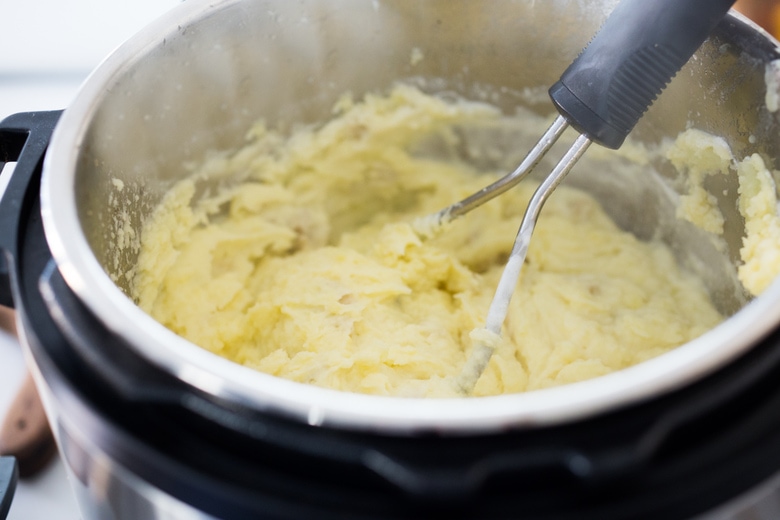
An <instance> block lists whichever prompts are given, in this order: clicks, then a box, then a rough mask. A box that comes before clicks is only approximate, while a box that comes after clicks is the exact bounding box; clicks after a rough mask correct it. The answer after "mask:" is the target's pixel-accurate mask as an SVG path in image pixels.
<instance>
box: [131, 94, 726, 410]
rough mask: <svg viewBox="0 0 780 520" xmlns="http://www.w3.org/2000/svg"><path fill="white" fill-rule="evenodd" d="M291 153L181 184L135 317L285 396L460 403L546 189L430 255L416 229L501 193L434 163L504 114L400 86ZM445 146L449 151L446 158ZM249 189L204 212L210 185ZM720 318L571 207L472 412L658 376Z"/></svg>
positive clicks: (214, 162)
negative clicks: (253, 374) (515, 399)
mask: <svg viewBox="0 0 780 520" xmlns="http://www.w3.org/2000/svg"><path fill="white" fill-rule="evenodd" d="M336 112H337V113H336V117H334V118H333V119H332V121H330V122H329V123H327V124H325V125H324V126H322V127H320V128H316V129H303V130H300V131H298V132H296V133H295V134H294V135H293V136H292V137H291V138H282V137H281V136H279V135H277V134H275V133H274V132H271V131H269V130H267V129H266V128H265V127H264V126H262V125H258V126H257V127H256V128H254V129H253V131H252V132H251V135H250V139H249V141H248V143H247V144H246V146H245V147H244V148H243V149H241V150H240V151H238V152H236V153H234V154H232V155H225V156H219V157H214V158H213V159H211V160H210V161H208V162H207V163H206V164H205V165H204V166H203V168H202V170H200V171H199V172H197V174H196V175H195V176H194V177H193V179H189V180H186V181H183V182H181V183H179V184H178V185H177V186H176V187H175V188H174V189H173V190H172V191H171V192H170V193H169V194H168V196H167V197H166V198H165V200H164V201H163V202H162V204H161V205H160V207H159V208H158V210H157V211H156V213H155V215H154V216H153V218H152V219H150V220H149V221H148V222H147V223H146V224H145V227H144V229H143V235H142V253H141V255H140V261H139V265H138V271H137V275H136V279H135V283H134V297H135V298H136V300H137V302H138V303H139V305H140V306H141V307H142V308H143V309H145V310H146V311H147V312H149V313H150V314H151V315H152V316H153V317H155V318H156V319H157V320H159V321H160V322H161V323H163V324H164V325H165V326H167V327H169V328H170V329H171V330H173V331H175V332H176V333H178V334H180V335H182V336H184V337H185V338H188V339H189V340H191V341H192V342H194V343H196V344H198V345H200V346H202V347H203V348H206V349H208V350H210V351H212V352H215V353H217V354H219V355H221V356H225V357H227V358H229V359H231V360H234V361H235V362H237V363H241V364H244V365H246V366H249V367H252V368H255V369H257V370H260V371H263V372H267V373H269V374H273V375H276V376H279V377H283V378H289V379H292V380H295V381H299V382H303V383H310V384H314V385H320V386H323V387H330V388H335V389H339V390H345V391H351V392H363V393H369V394H379V395H397V396H414V397H419V396H428V397H454V396H458V395H459V394H458V389H457V388H456V387H455V385H454V384H453V380H454V379H455V378H456V377H457V375H458V374H459V373H460V371H461V369H462V367H463V365H464V363H465V361H466V359H467V357H468V355H469V353H470V350H471V349H472V347H473V343H474V342H473V340H472V339H470V337H469V334H470V333H471V332H472V331H474V330H475V329H479V328H481V327H483V326H484V320H485V317H486V314H487V309H488V306H489V304H490V301H491V299H492V297H493V293H494V290H495V288H496V285H497V283H498V279H499V277H500V274H501V271H502V269H503V266H504V263H505V260H506V258H507V255H508V252H509V250H510V249H511V245H512V241H513V239H514V237H515V234H516V232H517V228H518V226H519V223H520V220H521V218H522V215H523V211H524V208H525V205H526V202H527V200H528V198H529V197H530V194H531V192H532V190H533V188H534V186H533V183H532V182H530V181H529V182H524V183H521V185H520V186H518V187H517V188H514V189H512V190H511V191H509V192H507V193H506V194H504V195H502V196H501V197H499V198H497V199H495V200H493V201H491V202H489V203H488V204H486V205H485V206H483V207H481V208H479V209H477V210H475V211H473V212H472V213H470V214H469V215H467V216H465V217H463V218H461V219H459V220H458V221H456V222H454V223H453V224H451V225H450V226H448V227H447V228H446V229H445V230H444V231H443V232H442V233H440V234H439V235H438V236H436V237H434V238H431V239H425V240H423V239H421V237H420V236H419V235H418V234H417V233H415V231H414V230H413V228H412V227H411V223H412V222H413V221H414V219H415V218H417V217H421V216H424V215H427V214H430V213H433V212H435V211H437V210H439V209H441V208H443V207H445V206H447V205H449V204H451V203H453V202H455V201H457V200H460V199H461V198H463V197H464V196H466V195H469V194H471V193H472V192H474V191H476V190H477V189H480V188H482V187H483V186H485V185H486V184H487V183H488V180H489V179H493V178H497V172H480V171H477V170H476V169H475V168H474V167H473V166H470V165H469V164H466V163H465V162H463V161H460V160H458V159H457V157H456V156H455V154H452V156H451V157H447V158H446V159H445V158H444V156H446V155H447V154H439V155H441V157H438V158H437V157H434V156H433V154H431V153H427V152H426V150H436V149H440V148H445V149H446V148H447V146H450V147H451V148H453V149H456V148H457V139H458V137H457V134H456V133H455V132H454V131H453V130H452V127H453V125H469V124H472V123H474V124H476V123H477V122H479V121H485V120H491V119H495V118H499V117H500V114H499V113H498V112H497V111H495V110H493V109H491V108H490V107H487V106H485V105H480V104H468V103H465V102H458V103H451V102H445V101H442V100H440V99H438V98H435V97H431V96H428V95H424V94H422V93H421V92H420V91H418V90H416V89H414V88H412V87H408V86H402V87H398V88H396V89H394V90H393V91H392V92H391V93H390V94H389V95H387V96H367V97H366V98H365V99H364V100H363V101H361V102H359V103H352V102H350V101H346V100H345V101H343V102H342V103H340V104H339V105H338V107H337V109H336ZM437 143H438V144H437ZM209 176H219V177H220V178H223V179H230V178H233V177H235V176H240V177H241V178H242V179H243V180H242V181H241V182H239V183H235V184H234V185H232V186H231V185H227V183H226V185H225V186H224V187H223V188H222V189H220V190H219V191H218V193H215V194H211V195H209V196H196V192H197V191H196V186H197V181H198V179H200V178H204V177H209ZM721 319H722V317H721V316H720V315H719V314H718V312H717V311H716V310H715V309H714V308H713V306H712V304H711V303H710V300H709V298H708V295H707V293H706V291H705V290H704V288H703V287H702V285H701V284H700V282H699V281H698V280H697V279H696V278H695V277H693V276H691V275H689V274H686V273H684V272H681V270H680V269H679V268H678V266H677V264H676V263H675V259H674V258H673V255H672V253H671V252H670V251H669V250H668V249H667V248H666V247H665V246H664V245H663V244H661V243H657V242H643V241H640V240H638V239H637V238H636V237H634V236H633V235H632V234H630V233H627V232H624V231H621V230H620V229H618V227H617V226H616V225H615V224H614V223H613V222H612V221H611V220H610V219H609V218H608V217H607V216H606V214H605V213H604V212H603V210H602V209H601V207H600V206H599V205H598V204H597V203H596V202H595V201H594V199H592V198H591V197H590V196H588V195H586V194H584V193H582V192H579V191H575V190H573V189H569V188H566V187H561V188H559V189H558V190H557V191H556V192H555V193H554V194H553V196H552V198H551V199H550V201H549V202H548V203H547V204H546V206H545V208H544V210H543V212H542V216H541V219H540V221H539V223H538V227H537V229H536V231H535V234H534V237H533V240H532V242H531V247H530V251H529V253H528V259H527V262H526V265H525V267H524V270H523V273H522V276H521V281H520V283H519V285H518V288H517V290H516V292H515V295H514V298H513V300H512V303H511V307H510V310H509V315H508V318H507V320H506V323H505V326H504V330H503V334H502V338H501V340H500V342H499V344H498V346H497V348H496V351H495V353H494V355H493V357H492V359H491V361H490V364H489V366H488V368H487V370H486V371H485V373H484V374H483V376H482V377H481V378H480V379H479V381H478V383H477V385H476V388H475V389H474V395H477V396H484V395H493V394H501V393H508V392H522V391H528V390H534V389H540V388H546V387H551V386H555V385H561V384H565V383H571V382H575V381H581V380H584V379H588V378H592V377H596V376H600V375H603V374H607V373H610V372H613V371H616V370H620V369H623V368H625V367H628V366H631V365H634V364H636V363H639V362H642V361H644V360H646V359H649V358H652V357H654V356H657V355H659V354H662V353H664V352H666V351H668V350H670V349H673V348H675V347H677V346H679V345H681V344H683V343H685V342H687V341H689V340H691V339H693V338H695V337H697V336H699V335H700V334H702V333H703V332H705V331H706V330H708V329H710V328H712V327H713V326H714V325H716V324H717V323H719V322H720V321H721Z"/></svg>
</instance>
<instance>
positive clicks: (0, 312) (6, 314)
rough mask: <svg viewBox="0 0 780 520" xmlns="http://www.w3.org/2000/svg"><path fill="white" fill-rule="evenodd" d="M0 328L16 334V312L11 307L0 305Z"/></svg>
mask: <svg viewBox="0 0 780 520" xmlns="http://www.w3.org/2000/svg"><path fill="white" fill-rule="evenodd" d="M0 330H4V331H6V332H8V333H9V334H13V335H14V336H15V335H16V314H15V313H14V310H13V309H9V308H8V307H4V306H2V305H0Z"/></svg>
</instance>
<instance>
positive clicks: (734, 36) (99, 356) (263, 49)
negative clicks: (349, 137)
mask: <svg viewBox="0 0 780 520" xmlns="http://www.w3.org/2000/svg"><path fill="white" fill-rule="evenodd" d="M615 3H616V2H614V1H609V0H604V1H584V0H552V1H549V2H534V1H531V0H516V1H513V0H490V1H482V0H425V1H418V2H409V1H404V0H373V1H372V0H331V1H328V2H322V1H317V0H298V1H295V2H292V1H283V0H274V1H259V0H252V1H250V0H245V1H241V0H221V1H199V0H190V1H188V2H186V3H184V4H182V5H181V6H179V7H177V8H176V9H174V10H173V11H171V12H170V13H169V14H168V15H166V16H164V17H162V18H161V19H160V20H158V21H157V22H155V23H154V24H152V25H150V26H149V27H147V28H146V29H145V30H143V31H142V32H140V33H139V34H137V35H136V36H135V37H133V38H132V39H130V40H129V41H128V42H126V43H125V44H124V45H123V46H121V47H120V48H119V49H117V50H116V51H115V52H114V53H113V54H112V55H111V56H110V57H108V58H107V60H106V61H105V62H104V63H103V64H101V65H100V66H99V67H98V68H97V69H96V70H95V71H94V72H93V73H92V75H91V76H90V77H89V78H88V79H87V81H86V82H85V84H84V85H83V86H82V88H81V89H80V91H79V93H78V94H77V96H76V98H75V100H74V101H73V103H72V105H71V106H69V107H68V108H67V109H66V110H65V111H64V112H62V113H60V112H37V113H27V114H18V115H15V116H11V117H9V118H7V119H6V120H5V121H3V122H2V123H0V151H1V152H2V156H0V157H2V160H3V161H4V162H9V161H15V162H17V164H16V167H15V170H14V172H13V175H12V177H11V179H10V182H9V184H8V188H7V189H6V193H5V195H4V197H3V199H2V203H0V230H1V231H0V249H2V251H3V253H4V254H3V256H2V257H1V261H2V264H0V267H1V269H0V273H2V276H0V303H3V304H7V305H12V306H14V307H15V308H16V310H17V319H18V329H19V333H20V338H21V341H22V344H23V346H24V349H25V353H26V357H27V361H28V364H29V365H30V367H31V370H32V371H33V373H34V376H35V379H36V383H37V386H38V389H39V391H40V393H41V396H42V398H43V401H44V406H45V408H46V413H47V416H48V418H49V421H50V424H51V426H52V430H53V432H54V435H55V437H56V440H57V444H58V447H59V450H60V454H61V456H62V458H63V460H64V463H65V466H66V468H67V470H68V473H69V476H70V480H71V483H72V486H73V490H74V493H75V495H76V497H77V500H78V503H79V506H80V509H81V511H82V514H83V516H84V518H85V519H131V518H133V519H136V518H143V519H172V518H176V519H179V518H182V519H195V518H197V519H201V518H218V519H239V518H280V519H287V518H416V517H428V516H431V517H432V516H442V515H450V516H452V517H454V518H525V519H545V520H565V519H577V520H588V519H593V520H610V519H643V518H653V519H658V518H664V519H690V518H702V519H721V518H723V519H736V518H778V517H780V384H778V382H779V381H780V284H778V282H775V283H774V284H773V285H771V286H770V287H769V288H768V289H767V290H766V291H765V292H764V293H763V294H761V296H759V297H756V298H753V299H751V298H748V297H746V295H745V293H744V291H743V290H742V289H741V287H740V286H739V284H738V283H737V282H736V281H735V280H736V279H735V276H734V272H735V268H736V265H737V263H738V252H739V247H740V244H741V236H742V234H743V233H744V229H743V227H744V226H743V222H742V221H741V217H739V214H738V212H737V211H736V209H735V199H736V193H737V189H736V180H735V177H736V175H733V176H729V175H726V176H723V178H722V179H719V180H717V182H715V181H714V182H713V183H712V184H710V185H707V186H706V187H707V188H708V189H709V191H710V193H711V194H712V195H713V197H716V199H717V200H718V204H719V205H720V207H721V210H722V211H723V214H724V216H725V217H726V221H727V224H726V226H725V232H724V236H723V237H722V240H721V242H718V244H719V245H717V246H716V245H715V243H714V242H713V241H712V240H711V237H707V236H703V235H702V234H701V233H699V232H698V231H697V230H695V229H693V227H692V226H689V225H688V224H687V223H685V222H684V221H682V220H680V219H676V218H673V217H674V201H675V200H676V199H675V197H676V196H679V194H678V193H677V191H676V190H680V191H684V183H681V182H679V178H680V176H679V174H678V173H677V172H674V171H672V169H671V166H670V165H668V164H666V163H664V162H663V161H662V160H660V159H659V160H658V161H657V162H654V163H652V164H651V165H650V166H648V167H650V168H651V169H652V170H653V171H654V172H656V173H654V174H653V175H643V174H638V175H636V176H628V177H626V176H618V175H612V174H613V173H615V171H618V170H620V169H622V168H624V166H625V164H623V161H624V159H623V158H621V156H620V155H610V156H608V157H607V158H606V159H604V158H598V157H597V158H596V160H600V161H603V163H601V164H602V166H603V168H602V169H601V172H602V173H600V174H599V175H598V176H593V177H589V176H587V175H584V176H579V177H578V173H577V169H575V170H574V172H572V174H571V178H570V181H571V182H572V183H574V184H577V185H579V186H580V187H582V188H583V189H586V190H589V191H591V192H592V193H593V194H594V196H596V197H597V198H599V199H600V200H601V201H602V203H603V204H604V206H605V208H606V209H607V211H608V212H609V213H610V214H611V216H612V217H613V218H614V219H615V220H616V222H618V224H619V225H621V226H622V227H624V228H626V229H629V230H631V231H633V232H635V233H636V234H637V235H638V236H640V237H650V236H659V237H660V238H662V239H664V240H665V241H666V242H667V243H669V244H670V246H671V247H672V248H673V249H674V250H675V252H676V253H677V254H678V257H679V259H680V261H681V263H684V264H686V265H688V266H689V267H692V268H696V269H697V270H698V271H700V274H701V275H702V278H703V279H704V281H705V283H706V285H707V287H708V289H709V290H710V293H711V294H712V295H713V301H714V302H715V304H716V306H718V308H719V310H720V311H721V312H722V313H724V314H725V315H727V316H728V318H727V319H726V320H725V321H724V322H723V323H722V324H721V325H719V326H718V327H716V328H715V329H713V330H712V331H709V332H708V333H706V334H704V335H703V336H702V337H700V338H698V339H696V340H694V341H692V342H690V343H688V344H686V345H683V346H681V347H680V348H678V349H676V350H674V351H672V352H670V353H668V354H665V355H662V356H660V357H658V358H656V359H653V360H650V361H647V362H644V363H642V364H640V365H637V366H635V367H632V368H629V369H626V370H623V371H620V372H617V373H614V374H611V375H608V376H603V377H600V378H597V379H593V380H591V381H586V382H582V383H576V384H573V385H568V386H564V387H560V388H553V389H546V390H541V391H535V392H529V393H526V394H517V395H504V396H495V397H485V398H469V399H448V400H437V399H430V400H425V399H402V398H389V397H376V396H367V395H356V394H350V393H341V392H337V391H332V390H326V389H322V388H315V387H313V386H307V385H302V384H298V383H294V382H291V381H286V380H281V379H278V378H274V377H272V376H270V375H267V374H261V373H257V372H255V371H252V370H250V369H247V368H245V367H242V366H239V365H236V364H234V363H231V362H229V361H227V360H225V359H222V358H219V357H217V356H215V355H213V354H211V353H209V352H207V351H205V350H203V349H200V348H199V347H197V346H195V345H193V344H191V343H189V342H187V341H186V340H184V339H183V338H181V337H178V336H176V335H175V334H173V333H172V332H170V331H168V330H167V329H165V328H164V327H163V326H162V325H160V324H159V323H157V322H155V321H154V320H153V319H152V318H151V317H149V316H148V315H146V314H145V313H144V312H143V311H141V310H140V309H139V308H138V307H136V305H135V304H134V302H133V301H132V300H131V299H130V298H129V297H128V296H127V293H128V288H129V285H128V284H129V283H130V281H129V280H128V273H129V272H132V267H133V265H134V262H135V260H136V257H137V254H138V250H137V248H136V247H134V246H133V244H134V241H133V240H132V239H133V238H134V234H136V233H138V232H140V229H141V227H142V222H143V220H144V218H145V217H146V216H147V215H149V213H150V212H151V211H152V210H153V209H154V207H155V206H156V204H157V203H158V202H159V201H160V200H161V198H162V196H163V195H164V194H165V192H166V191H167V190H168V189H169V188H170V187H171V186H172V185H173V184H174V183H175V182H176V181H178V180H180V179H182V178H184V176H186V175H188V174H189V172H190V169H188V167H187V166H186V165H189V164H197V163H198V162H199V161H202V160H203V159H204V158H205V157H207V156H208V154H209V153H213V151H215V150H222V151H226V150H231V149H236V148H238V147H240V145H241V144H242V143H243V140H244V135H245V133H246V131H247V130H248V128H249V127H250V126H251V124H252V123H254V122H255V121H257V120H259V119H263V120H265V121H266V122H267V123H268V124H269V125H271V126H274V127H276V128H279V129H281V130H282V131H284V130H286V129H292V128H294V127H296V126H298V125H308V124H316V123H318V122H321V121H324V120H326V119H327V118H328V117H329V116H330V113H331V107H332V106H333V104H334V103H335V102H336V101H337V100H338V99H339V97H340V96H341V95H343V94H344V93H345V92H348V91H349V92H352V93H353V94H354V95H357V96H359V95H361V94H362V93H365V92H377V91H379V92H381V91H383V90H387V89H388V88H389V87H390V86H391V85H392V84H393V83H394V82H396V81H399V80H408V81H413V82H416V83H417V84H419V85H422V86H423V87H424V88H426V89H427V90H429V91H431V92H438V93H443V94H445V95H457V96H461V97H466V98H469V99H477V100H485V101H490V102H491V103H493V104H495V105H496V106H498V107H499V108H500V109H501V110H503V111H504V112H505V113H507V114H511V113H513V112H514V111H515V110H516V108H517V107H518V106H520V105H522V106H524V107H525V108H528V109H530V110H533V111H535V112H538V113H540V114H546V113H551V112H552V111H553V108H552V105H551V103H549V101H548V100H546V98H545V96H543V95H542V96H539V95H536V93H538V92H542V93H544V92H545V91H546V88H547V87H548V86H549V85H551V84H552V83H554V81H555V80H556V79H557V77H558V76H559V75H560V73H561V72H562V71H563V70H564V69H565V68H566V66H567V65H568V64H569V63H570V62H571V60H572V59H573V58H574V57H575V56H576V54H577V53H578V52H579V50H580V49H581V48H582V47H583V46H584V45H585V44H586V43H587V40H588V38H590V36H591V35H592V34H594V33H595V31H596V29H597V28H598V26H599V25H600V23H601V22H602V21H603V19H604V18H605V17H606V15H607V14H608V13H609V12H610V11H611V9H612V8H613V7H614V5H615ZM412 56H417V57H420V56H423V59H422V60H419V59H411V57H412ZM778 58H780V55H779V54H778V43H777V42H776V41H775V40H774V39H772V38H771V37H770V36H768V35H767V34H766V33H764V32H763V31H761V30H760V29H758V28H757V27H756V26H755V25H753V24H752V23H751V22H749V21H748V20H746V19H744V18H743V17H741V16H739V15H737V14H730V15H729V16H727V18H726V19H724V20H723V22H722V23H721V24H720V25H719V26H718V28H717V29H716V31H715V32H714V33H713V34H712V36H711V37H710V39H709V40H708V41H707V42H705V44H704V46H702V48H701V49H700V50H699V51H698V52H697V54H696V55H695V56H694V58H693V59H692V60H691V62H689V63H688V65H686V67H685V68H684V69H683V70H682V71H681V72H680V73H679V74H678V76H677V77H676V78H675V80H674V81H673V82H672V84H671V85H670V86H669V88H668V90H667V91H665V92H664V93H663V94H662V96H661V98H660V99H659V100H658V102H657V103H656V104H655V105H654V106H653V107H652V108H651V109H650V111H649V112H648V114H647V116H646V117H645V118H644V119H643V120H642V121H641V122H640V124H639V125H638V126H637V128H636V130H635V132H634V134H633V135H632V138H633V139H634V140H635V141H636V142H638V143H642V144H643V146H645V147H647V148H653V147H659V146H661V145H662V143H663V142H664V140H665V139H668V138H673V137H674V136H676V135H677V134H679V133H680V132H681V131H683V130H685V129H686V128H689V127H693V128H698V129H701V130H704V131H707V132H711V133H713V134H715V135H718V136H721V137H723V138H724V139H725V140H726V141H727V143H728V144H729V146H730V147H731V149H732V151H733V152H734V155H735V157H737V158H742V157H745V156H747V155H750V154H753V153H758V154H760V155H761V156H762V157H763V158H764V160H765V161H766V162H767V164H768V165H769V167H770V168H772V167H774V166H775V165H776V163H777V160H778V158H780V139H778V136H779V135H780V124H779V122H778V117H777V115H776V113H774V112H772V111H770V110H769V109H768V108H767V106H766V105H767V104H766V103H765V100H766V99H768V97H767V94H770V95H772V94H775V95H776V94H777V92H775V91H774V90H773V89H777V88H778V85H777V82H776V81H775V80H774V79H773V78H774V76H773V71H774V70H775V69H774V66H773V62H774V61H775V60H777V59H778ZM512 147H513V148H516V149H519V150H521V151H522V150H527V149H528V148H529V146H528V145H527V143H522V142H519V143H512ZM596 155H598V154H596ZM613 168H614V170H615V171H612V169H613ZM732 177H733V178H732ZM567 182H569V181H567ZM120 187H121V188H120ZM208 188H209V186H208V185H206V186H203V189H208ZM356 196H357V195H356ZM466 218H467V217H466ZM742 515H752V516H742Z"/></svg>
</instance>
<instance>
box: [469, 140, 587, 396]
mask: <svg viewBox="0 0 780 520" xmlns="http://www.w3.org/2000/svg"><path fill="white" fill-rule="evenodd" d="M591 143H592V141H591V140H590V139H589V138H588V137H587V136H585V135H584V134H580V135H579V136H578V137H577V139H576V140H575V141H574V143H573V144H572V145H571V147H570V148H569V150H568V151H567V152H566V153H565V154H564V155H563V157H561V160H560V161H558V164H557V165H555V168H553V170H552V171H551V172H550V174H549V175H548V176H547V177H546V178H545V179H544V181H542V183H541V184H540V185H539V187H538V188H537V189H536V191H535V192H534V194H533V196H532V197H531V200H530V201H529V202H528V207H527V208H526V210H525V214H524V215H523V220H522V222H521V223H520V229H519V230H518V232H517V237H516V238H515V243H514V245H513V246H512V252H511V253H510V254H509V259H508V260H507V263H506V266H505V267H504V271H503V273H502V274H501V280H500V281H499V282H498V287H497V288H496V293H495V295H494V296H493V300H492V301H491V302H490V309H489V310H488V315H487V321H486V324H485V329H486V330H487V331H488V332H489V333H491V334H492V335H493V337H496V338H497V337H498V336H500V335H501V327H502V326H503V323H504V320H505V319H506V315H507V312H508V310H509V303H510V301H511V300H512V294H513V293H514V290H515V287H516V286H517V281H518V280H519V278H520V271H521V270H522V268H523V263H524V262H525V257H526V255H527V254H528V246H529V244H530V243H531V235H533V232H534V228H535V227H536V221H537V219H538V218H539V213H540V212H541V211H542V206H544V203H545V202H546V201H547V199H548V198H549V197H550V195H551V194H552V193H553V191H555V188H557V187H558V185H559V184H560V183H561V182H562V181H563V179H564V178H565V177H566V175H567V174H568V173H569V172H570V171H571V169H572V168H573V167H574V165H575V164H576V163H577V161H578V160H579V159H580V158H581V157H582V155H583V154H584V153H585V151H586V150H587V149H588V147H589V146H590V144H591ZM494 349H495V342H488V341H479V342H477V343H476V344H475V345H474V348H473V350H472V352H471V355H470V356H469V359H468V360H467V361H466V364H465V365H464V367H463V369H462V371H461V373H460V375H459V376H458V378H457V380H456V384H457V386H458V388H459V389H460V391H461V392H463V393H464V394H467V395H468V394H470V393H471V392H472V390H473V389H474V386H475V385H476V384H477V380H478V379H479V378H480V376H481V375H482V372H484V371H485V368H486V367H487V364H488V362H489V361H490V357H491V356H492V355H493V350H494Z"/></svg>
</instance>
